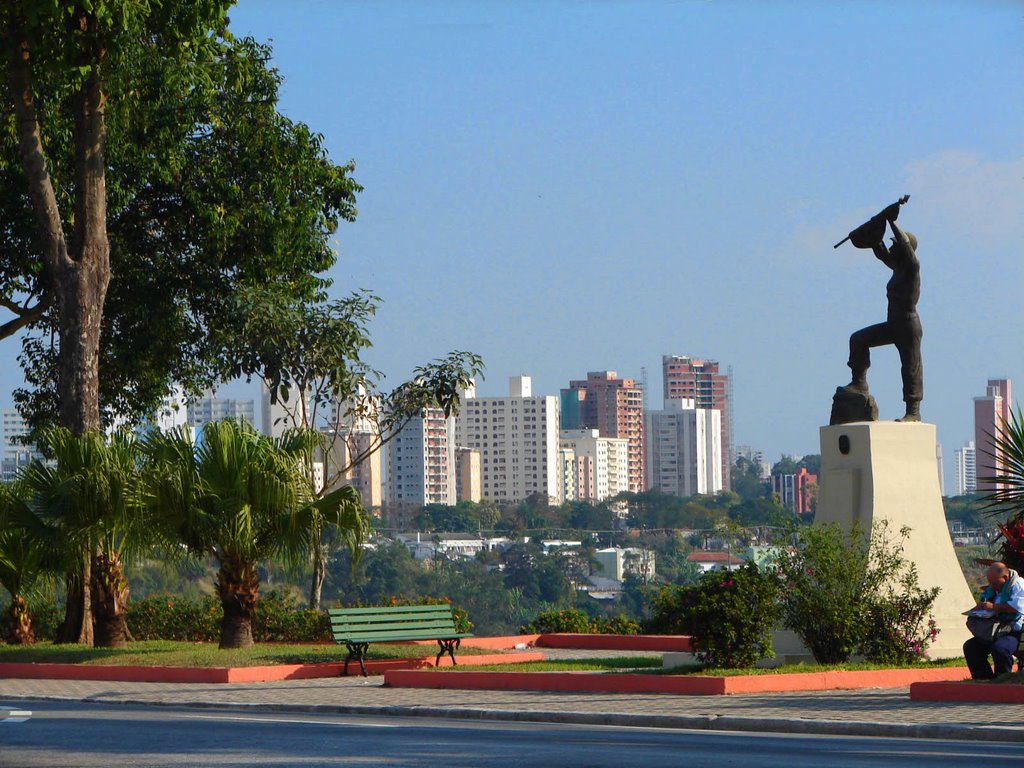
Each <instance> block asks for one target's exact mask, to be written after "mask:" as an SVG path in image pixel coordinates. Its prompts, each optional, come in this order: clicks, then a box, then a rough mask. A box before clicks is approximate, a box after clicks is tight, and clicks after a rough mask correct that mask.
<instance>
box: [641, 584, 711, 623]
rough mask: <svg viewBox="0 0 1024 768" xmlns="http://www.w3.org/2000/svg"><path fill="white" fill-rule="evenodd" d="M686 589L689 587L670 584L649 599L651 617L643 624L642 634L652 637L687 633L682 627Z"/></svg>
mask: <svg viewBox="0 0 1024 768" xmlns="http://www.w3.org/2000/svg"><path fill="white" fill-rule="evenodd" d="M698 581H699V580H698ZM687 589H690V587H681V586H676V585H672V584H666V585H664V586H663V587H661V589H659V590H658V592H657V593H656V594H655V595H654V597H653V598H652V599H651V616H650V618H649V619H648V620H647V621H645V622H644V632H646V633H648V634H652V635H683V634H686V633H687V632H689V630H688V629H687V628H686V627H684V626H683V599H684V595H685V593H686V590H687Z"/></svg>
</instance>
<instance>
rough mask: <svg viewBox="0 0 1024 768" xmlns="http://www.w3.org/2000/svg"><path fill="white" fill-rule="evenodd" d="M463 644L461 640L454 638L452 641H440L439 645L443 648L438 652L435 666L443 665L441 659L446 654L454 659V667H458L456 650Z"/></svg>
mask: <svg viewBox="0 0 1024 768" xmlns="http://www.w3.org/2000/svg"><path fill="white" fill-rule="evenodd" d="M461 643H462V639H461V638H458V637H456V638H454V639H451V640H438V641H437V644H438V645H439V646H441V650H439V651H438V652H437V658H436V659H434V666H435V667H436V666H438V665H439V664H440V663H441V657H442V656H444V655H445V654H446V653H447V654H448V655H449V656H450V657H451V659H452V666H458V662H457V661H456V660H455V649H456V648H458V647H459V645H460V644H461Z"/></svg>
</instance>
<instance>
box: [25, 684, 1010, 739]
mask: <svg viewBox="0 0 1024 768" xmlns="http://www.w3.org/2000/svg"><path fill="white" fill-rule="evenodd" d="M103 696H104V694H94V695H92V696H86V697H84V698H83V697H76V696H52V695H50V696H18V695H11V694H6V695H5V698H7V699H11V700H25V701H54V702H65V703H66V702H83V703H89V704H103V705H107V706H142V707H168V708H170V707H181V708H183V709H223V710H229V711H243V712H276V713H306V714H329V715H371V716H377V717H423V718H444V719H449V720H479V721H489V722H518V723H562V724H566V725H600V726H619V727H627V728H671V729H679V730H699V731H736V732H746V733H750V732H761V733H792V734H802V735H820V736H873V737H880V738H893V739H942V740H951V741H963V740H969V741H1008V742H1024V729H1020V728H1010V727H1002V726H992V725H966V724H961V723H876V722H870V721H849V720H805V719H800V718H792V719H789V718H774V717H740V716H736V715H638V714H628V713H600V712H557V711H554V712H541V711H536V712H533V711H531V712H524V711H522V710H502V709H467V708H449V707H430V706H422V707H419V706H404V705H386V706H385V705H382V706H371V705H335V704H266V703H235V704H231V703H224V702H215V701H201V700H197V701H149V700H144V699H117V700H107V699H104V698H103Z"/></svg>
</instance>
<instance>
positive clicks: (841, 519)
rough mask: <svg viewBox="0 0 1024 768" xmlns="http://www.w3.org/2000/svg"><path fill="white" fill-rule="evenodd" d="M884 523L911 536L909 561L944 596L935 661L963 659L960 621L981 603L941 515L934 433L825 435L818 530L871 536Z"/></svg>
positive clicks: (903, 427) (938, 609) (879, 428)
mask: <svg viewBox="0 0 1024 768" xmlns="http://www.w3.org/2000/svg"><path fill="white" fill-rule="evenodd" d="M881 520H887V521H888V522H889V528H890V530H891V531H892V532H894V533H897V532H898V531H899V530H900V528H902V527H903V526H908V527H909V528H910V536H909V538H908V539H907V541H906V542H905V545H904V551H903V556H904V557H905V558H906V559H907V560H909V561H910V562H913V563H914V564H916V566H917V572H918V576H919V577H920V584H921V586H922V587H924V588H930V587H939V588H940V589H941V590H942V591H941V592H939V596H938V598H937V599H936V601H935V605H934V606H933V608H932V613H933V615H934V617H935V621H936V624H937V625H938V628H939V636H938V638H937V639H936V641H935V643H934V644H933V645H932V647H931V650H930V651H929V655H930V656H931V657H932V658H949V657H953V656H961V655H962V654H963V650H962V646H963V643H964V641H965V640H967V638H968V637H970V633H968V631H967V628H966V627H965V625H964V621H965V619H964V617H963V615H962V613H963V611H966V610H967V609H968V608H970V607H971V606H973V605H974V603H975V598H974V596H973V595H972V594H971V590H970V588H969V587H968V586H967V582H966V580H965V579H964V577H963V572H962V571H961V570H960V564H959V562H957V559H956V554H955V553H954V551H953V543H952V541H951V540H950V538H949V531H948V529H947V527H946V519H945V515H944V514H943V511H942V495H941V492H940V490H939V477H938V469H937V467H936V463H935V425H934V424H924V423H901V422H895V421H868V422H854V423H851V424H839V425H836V426H832V427H822V428H821V474H820V475H819V477H818V512H817V516H816V517H815V522H822V523H833V522H834V523H839V524H840V525H843V526H846V527H848V526H850V525H852V524H853V523H855V522H857V523H860V525H861V527H862V528H863V529H864V530H868V528H869V526H871V525H873V524H874V523H875V522H877V521H881Z"/></svg>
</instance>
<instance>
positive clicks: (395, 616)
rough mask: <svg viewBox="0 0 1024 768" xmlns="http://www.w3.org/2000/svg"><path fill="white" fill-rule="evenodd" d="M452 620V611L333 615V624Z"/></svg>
mask: <svg viewBox="0 0 1024 768" xmlns="http://www.w3.org/2000/svg"><path fill="white" fill-rule="evenodd" d="M438 620H445V621H451V620H452V613H451V611H444V612H441V611H438V612H435V613H420V614H415V613H389V614H387V615H386V616H331V624H381V623H394V622H396V621H405V622H409V623H415V622H420V621H438Z"/></svg>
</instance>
